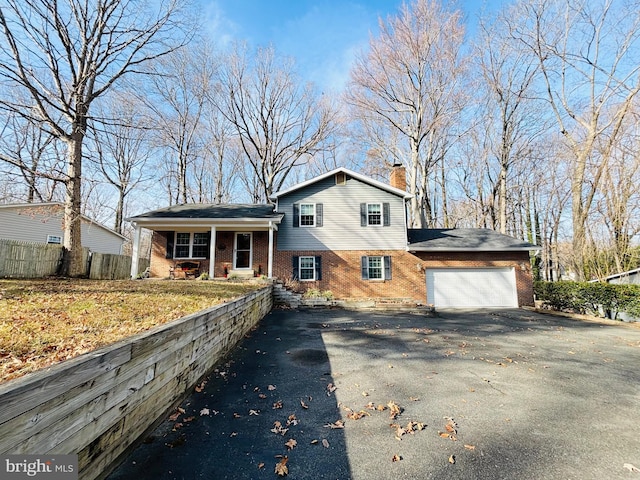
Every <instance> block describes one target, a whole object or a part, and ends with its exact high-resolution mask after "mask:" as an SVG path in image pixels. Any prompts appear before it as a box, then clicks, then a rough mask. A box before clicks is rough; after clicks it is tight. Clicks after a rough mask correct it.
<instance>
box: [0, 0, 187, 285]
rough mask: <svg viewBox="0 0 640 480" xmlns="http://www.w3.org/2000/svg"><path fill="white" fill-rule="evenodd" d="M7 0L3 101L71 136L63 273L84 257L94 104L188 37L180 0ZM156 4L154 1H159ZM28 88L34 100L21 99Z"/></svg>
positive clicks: (0, 63)
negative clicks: (146, 0)
mask: <svg viewBox="0 0 640 480" xmlns="http://www.w3.org/2000/svg"><path fill="white" fill-rule="evenodd" d="M149 5H152V6H150V7H149V8H148V9H146V8H142V5H141V4H140V3H139V2H134V1H130V0H95V1H94V2H86V1H82V0H63V1H56V2H51V1H45V0H2V3H0V30H1V31H2V32H1V34H0V35H2V39H3V43H4V45H3V47H4V48H3V49H2V52H0V82H1V84H2V86H3V93H2V94H0V95H1V96H0V108H3V109H5V110H8V111H11V112H13V113H15V114H17V115H20V116H22V117H23V118H25V119H27V120H29V121H31V122H33V123H34V124H39V125H41V126H42V128H43V129H45V131H47V132H48V133H49V134H51V135H53V136H54V137H55V138H57V139H59V140H61V141H63V142H64V143H65V144H66V175H65V189H66V193H65V197H66V199H65V214H64V247H65V255H64V262H63V269H62V271H63V274H67V275H71V276H78V275H81V274H82V273H83V271H84V268H83V265H82V239H81V229H80V218H81V217H80V213H81V202H82V200H81V199H82V185H81V184H82V163H83V153H82V152H83V145H84V141H85V136H86V134H87V126H88V121H89V119H90V111H91V105H92V104H93V103H94V101H95V100H96V99H97V98H99V97H101V96H102V95H103V94H104V93H105V92H107V91H108V90H109V89H111V88H112V86H113V85H114V84H115V83H116V82H118V81H119V80H120V79H121V78H122V77H123V76H125V75H127V74H132V73H138V72H140V71H141V70H142V68H143V67H144V65H145V64H146V63H148V62H149V61H150V60H152V59H154V58H158V57H160V56H162V55H165V54H167V53H168V52H171V51H173V50H175V49H176V48H177V47H178V46H179V45H181V44H182V38H183V37H182V36H180V38H178V37H176V36H175V35H176V34H178V35H180V32H179V30H180V28H179V27H180V25H179V24H177V23H176V16H177V15H178V14H180V13H181V10H180V5H179V3H178V0H170V1H168V2H162V3H160V4H153V3H151V4H149ZM154 5H155V8H154ZM22 93H24V94H25V95H27V96H28V97H29V103H27V102H21V101H19V100H18V99H19V98H20V95H17V94H22Z"/></svg>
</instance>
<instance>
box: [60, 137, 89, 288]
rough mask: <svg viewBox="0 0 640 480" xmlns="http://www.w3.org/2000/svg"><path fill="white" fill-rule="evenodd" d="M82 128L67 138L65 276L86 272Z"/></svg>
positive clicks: (80, 274) (79, 274)
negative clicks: (82, 208)
mask: <svg viewBox="0 0 640 480" xmlns="http://www.w3.org/2000/svg"><path fill="white" fill-rule="evenodd" d="M83 138H84V133H83V131H82V130H81V129H76V132H75V133H74V134H73V135H72V136H71V137H70V138H69V140H67V146H68V149H69V151H68V167H67V176H68V179H67V182H66V190H65V202H64V222H63V223H64V243H63V246H64V254H63V261H62V271H61V274H62V275H63V276H69V277H80V276H83V275H85V274H86V271H85V265H84V263H83V261H82V257H83V255H82V230H81V227H82V220H81V198H82V185H81V183H82V141H83Z"/></svg>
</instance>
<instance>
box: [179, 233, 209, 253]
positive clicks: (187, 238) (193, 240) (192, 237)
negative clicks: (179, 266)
mask: <svg viewBox="0 0 640 480" xmlns="http://www.w3.org/2000/svg"><path fill="white" fill-rule="evenodd" d="M175 238H176V240H175V246H174V249H175V253H174V258H208V256H209V232H195V233H192V232H176V237H175Z"/></svg>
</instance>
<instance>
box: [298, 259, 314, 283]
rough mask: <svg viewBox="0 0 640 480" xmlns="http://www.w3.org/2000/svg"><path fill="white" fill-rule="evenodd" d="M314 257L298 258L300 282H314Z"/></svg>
mask: <svg viewBox="0 0 640 480" xmlns="http://www.w3.org/2000/svg"><path fill="white" fill-rule="evenodd" d="M315 267H316V265H315V257H300V280H315V271H316V268H315Z"/></svg>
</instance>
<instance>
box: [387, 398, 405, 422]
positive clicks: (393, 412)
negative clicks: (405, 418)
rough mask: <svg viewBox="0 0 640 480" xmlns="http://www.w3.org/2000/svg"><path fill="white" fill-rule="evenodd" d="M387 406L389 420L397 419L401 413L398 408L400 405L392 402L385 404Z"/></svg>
mask: <svg viewBox="0 0 640 480" xmlns="http://www.w3.org/2000/svg"><path fill="white" fill-rule="evenodd" d="M387 406H388V407H389V410H390V412H389V414H390V415H391V418H392V419H393V418H397V417H398V415H400V414H401V413H402V409H401V408H400V405H398V404H397V403H396V402H394V401H390V402H389V403H387Z"/></svg>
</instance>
